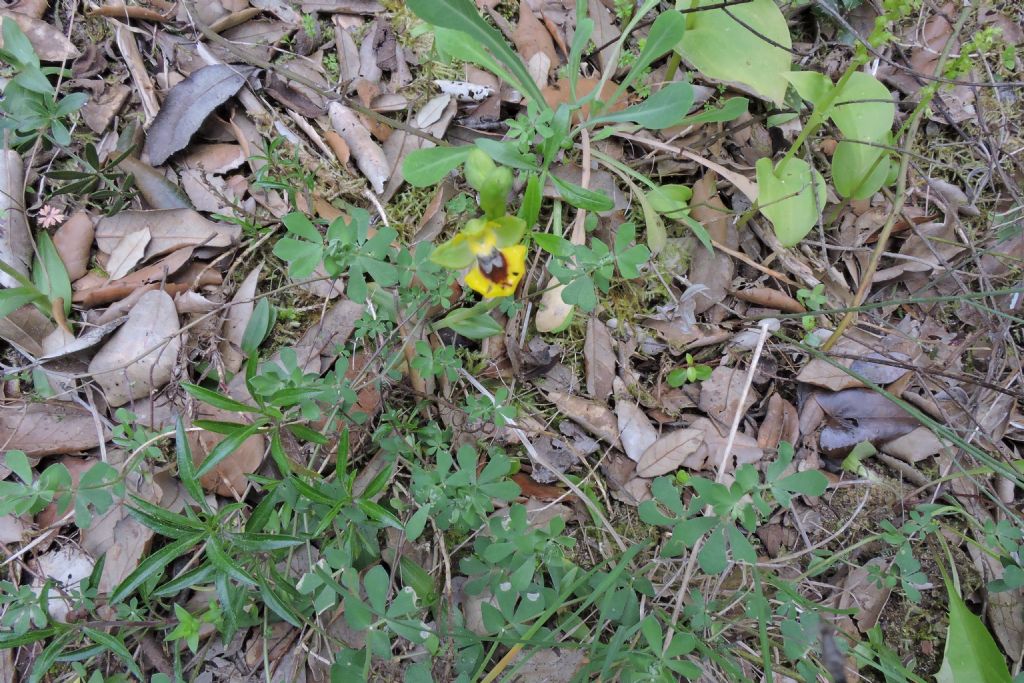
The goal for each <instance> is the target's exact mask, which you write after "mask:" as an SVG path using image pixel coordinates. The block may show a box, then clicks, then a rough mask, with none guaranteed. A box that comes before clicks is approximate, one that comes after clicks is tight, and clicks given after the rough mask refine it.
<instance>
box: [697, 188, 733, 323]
mask: <svg viewBox="0 0 1024 683" xmlns="http://www.w3.org/2000/svg"><path fill="white" fill-rule="evenodd" d="M690 215H691V217H692V218H693V219H694V220H696V221H698V222H699V223H700V224H701V225H703V226H704V229H705V230H707V231H708V234H709V235H710V236H711V239H713V240H715V241H716V242H718V243H719V244H722V245H725V246H726V247H729V248H730V249H735V248H736V247H737V246H739V235H738V234H737V232H736V227H735V221H734V220H733V218H732V214H731V213H730V211H729V210H728V209H727V208H725V204H723V203H722V199H721V197H719V195H718V190H717V189H716V188H715V174H714V173H705V174H704V176H703V177H702V178H701V179H700V180H698V181H697V182H696V183H694V184H693V197H691V198H690ZM735 269H736V266H735V264H734V263H733V260H732V258H731V257H730V256H729V255H728V254H724V253H722V252H720V251H717V250H716V251H714V252H710V251H708V250H707V249H704V248H697V249H695V250H694V252H693V257H692V258H691V259H690V270H689V278H690V282H692V283H694V284H697V285H704V287H706V289H704V290H701V291H699V292H697V293H696V294H695V296H694V299H693V300H694V309H693V310H694V313H698V314H699V313H703V312H704V311H706V310H708V309H709V308H711V307H712V306H714V305H715V304H717V303H719V302H720V301H722V299H724V298H725V295H726V293H727V292H728V291H729V289H730V287H731V285H732V277H733V274H734V272H735Z"/></svg>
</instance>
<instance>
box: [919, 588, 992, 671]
mask: <svg viewBox="0 0 1024 683" xmlns="http://www.w3.org/2000/svg"><path fill="white" fill-rule="evenodd" d="M946 592H947V593H948V594H949V630H948V631H947V633H946V649H945V652H944V653H943V655H942V666H941V667H940V668H939V672H938V673H937V674H935V681H936V683H1009V681H1010V671H1009V670H1008V669H1007V667H1006V658H1005V657H1003V653H1002V652H1000V651H999V647H998V646H997V645H996V642H995V640H993V639H992V634H991V633H989V631H988V629H987V628H985V624H984V623H982V621H981V619H979V618H978V617H977V615H975V614H974V612H972V611H971V610H970V609H968V608H967V605H966V604H964V601H963V598H961V597H960V595H959V594H958V593H957V591H956V588H954V587H953V586H952V585H950V584H949V583H948V582H947V583H946Z"/></svg>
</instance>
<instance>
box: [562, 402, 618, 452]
mask: <svg viewBox="0 0 1024 683" xmlns="http://www.w3.org/2000/svg"><path fill="white" fill-rule="evenodd" d="M544 395H545V396H546V397H547V399H548V401H550V402H551V403H552V404H553V405H556V406H558V410H559V411H560V412H561V413H562V414H563V415H565V416H566V417H568V418H569V419H570V420H572V421H573V422H575V423H576V424H578V425H579V426H581V427H583V428H584V429H586V430H587V431H588V432H590V433H591V434H593V435H594V436H596V437H597V438H599V439H602V440H604V441H605V442H607V443H609V444H617V443H618V441H619V433H618V423H617V421H616V419H615V413H613V412H612V411H611V410H610V409H609V408H608V406H606V405H604V404H603V403H597V402H596V401H591V400H588V399H585V398H581V397H579V396H574V395H572V394H567V393H565V392H563V391H547V392H545V394H544Z"/></svg>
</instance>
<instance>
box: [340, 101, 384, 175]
mask: <svg viewBox="0 0 1024 683" xmlns="http://www.w3.org/2000/svg"><path fill="white" fill-rule="evenodd" d="M327 111H328V113H329V114H330V117H331V125H332V126H334V130H335V131H337V133H338V135H340V136H341V138H342V140H344V141H345V144H346V145H348V148H349V150H350V151H351V152H352V156H353V157H355V160H356V165H357V166H358V167H359V170H360V171H361V172H362V174H363V175H364V176H366V179H367V180H368V181H369V182H370V186H371V187H372V188H373V191H374V192H376V193H377V194H381V193H382V192H384V183H386V182H387V180H388V178H389V177H390V176H391V169H390V167H389V166H388V161H387V158H386V157H385V156H384V150H383V149H381V148H380V145H378V144H377V143H376V142H374V141H373V138H372V137H371V136H370V131H369V130H367V129H366V126H364V125H363V124H362V122H360V121H359V117H358V116H357V115H356V113H355V112H353V111H352V110H351V109H349V108H348V107H346V106H345V105H343V104H341V103H339V102H331V104H330V105H329V106H328V108H327Z"/></svg>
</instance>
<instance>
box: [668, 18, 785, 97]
mask: <svg viewBox="0 0 1024 683" xmlns="http://www.w3.org/2000/svg"><path fill="white" fill-rule="evenodd" d="M715 4H719V0H699V1H698V2H697V3H696V7H697V8H699V7H704V6H706V5H715ZM730 13H731V14H732V15H733V16H735V17H736V18H737V19H739V20H740V21H742V22H743V23H744V24H746V25H747V26H753V27H755V28H756V29H757V31H758V33H759V34H761V35H757V34H755V33H752V32H751V31H750V29H748V28H746V27H744V26H743V24H741V23H739V21H736V19H733V18H732V17H730V16H729V14H730ZM762 36H763V37H762ZM765 37H767V38H769V39H771V40H772V41H774V42H775V43H776V44H778V45H782V46H784V47H786V48H789V47H791V46H792V41H791V40H790V37H789V26H788V25H787V23H786V17H784V16H783V14H782V12H780V11H779V8H778V6H776V4H775V0H753V1H752V2H749V3H745V4H736V5H732V6H730V7H729V12H728V13H727V12H726V11H725V10H723V9H712V10H708V11H705V12H693V13H692V14H690V15H689V17H688V19H687V26H686V33H685V34H684V35H683V39H682V40H681V41H680V42H679V45H678V46H677V47H676V50H677V51H678V52H679V53H680V54H681V55H682V56H683V57H685V58H686V60H687V61H688V62H690V63H691V64H693V66H695V67H696V68H697V69H698V70H699V71H700V72H701V73H703V74H704V75H705V76H709V77H711V78H716V79H718V80H720V81H733V82H738V83H743V84H744V85H747V86H750V88H752V89H753V90H754V91H755V92H757V93H758V94H759V95H761V96H763V97H765V98H767V99H769V100H772V101H773V102H775V103H776V104H782V103H783V100H784V98H785V96H786V88H787V87H788V86H789V81H787V80H786V78H785V77H784V74H785V73H786V72H788V71H789V65H790V55H789V52H787V51H786V50H784V49H782V48H781V47H776V46H775V45H772V44H771V43H769V42H767V41H766V40H764V38H765Z"/></svg>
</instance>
